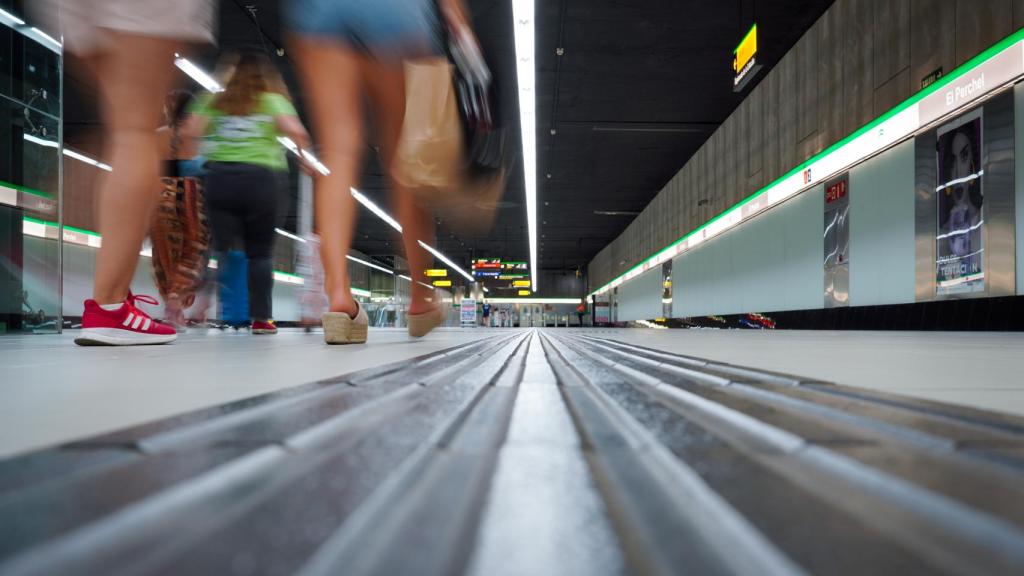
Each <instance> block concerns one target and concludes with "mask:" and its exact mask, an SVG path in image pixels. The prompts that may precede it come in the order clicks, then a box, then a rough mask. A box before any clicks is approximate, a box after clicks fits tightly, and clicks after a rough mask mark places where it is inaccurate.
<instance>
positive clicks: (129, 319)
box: [121, 312, 135, 326]
mask: <svg viewBox="0 0 1024 576" xmlns="http://www.w3.org/2000/svg"><path fill="white" fill-rule="evenodd" d="M134 319H135V313H133V312H129V313H128V317H127V318H125V319H124V322H122V323H121V326H127V325H129V324H131V323H132V320H134Z"/></svg>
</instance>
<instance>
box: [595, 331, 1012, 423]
mask: <svg viewBox="0 0 1024 576" xmlns="http://www.w3.org/2000/svg"><path fill="white" fill-rule="evenodd" d="M589 333H590V334H591V335H593V336H598V337H602V338H613V339H616V340H621V341H623V342H627V343H632V344H637V345H640V346H646V347H649V348H656V349H659V350H665V351H668V352H674V353H677V354H685V355H688V356H696V357H700V358H707V359H712V360H718V361H722V362H730V363H732V364H739V365H743V366H750V367H753V368H761V369H764V370H772V371H777V372H785V373H788V374H794V375H799V376H805V377H808V378H817V379H821V380H825V381H828V382H832V383H834V384H843V385H847V386H859V387H862V388H874V389H878V390H885V391H887V392H893V393H897V394H904V395H908V396H914V397H917V398H924V399H927V400H936V401H939V402H949V403H953V404H960V405H964V406H972V407H975V408H982V409H985V410H994V411H997V412H1004V413H1010V414H1018V415H1024V333H971V332H854V331H789V330H775V331H762V330H710V329H704V330H650V329H637V330H600V329H595V330H593V331H590V332H589Z"/></svg>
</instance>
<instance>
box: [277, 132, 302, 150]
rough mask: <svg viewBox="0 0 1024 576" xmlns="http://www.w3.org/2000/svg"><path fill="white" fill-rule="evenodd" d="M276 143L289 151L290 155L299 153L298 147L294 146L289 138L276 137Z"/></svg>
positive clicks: (293, 142)
mask: <svg viewBox="0 0 1024 576" xmlns="http://www.w3.org/2000/svg"><path fill="white" fill-rule="evenodd" d="M277 141H278V142H280V143H281V145H282V146H284V147H285V148H287V149H289V150H291V151H292V154H298V153H299V145H298V144H296V143H295V141H294V140H292V139H291V138H289V137H287V136H278V137H277Z"/></svg>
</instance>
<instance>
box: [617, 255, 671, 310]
mask: <svg viewBox="0 0 1024 576" xmlns="http://www.w3.org/2000/svg"><path fill="white" fill-rule="evenodd" d="M661 294H662V286H661V268H660V267H657V268H654V269H652V270H650V271H648V272H646V273H644V274H641V275H640V276H637V277H636V278H635V279H634V280H633V281H632V282H629V283H628V284H623V285H622V286H620V287H619V295H618V299H617V302H618V303H619V310H618V320H619V321H620V322H626V321H629V320H650V319H653V318H659V317H661V313H662V309H661Z"/></svg>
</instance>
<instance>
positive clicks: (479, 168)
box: [438, 7, 508, 175]
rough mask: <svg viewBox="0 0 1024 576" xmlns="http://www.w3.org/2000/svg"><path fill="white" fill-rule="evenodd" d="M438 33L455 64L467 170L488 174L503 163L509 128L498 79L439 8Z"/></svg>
mask: <svg viewBox="0 0 1024 576" xmlns="http://www.w3.org/2000/svg"><path fill="white" fill-rule="evenodd" d="M438 16H439V22H440V28H441V29H440V32H439V36H440V39H441V42H442V45H443V46H444V51H445V54H446V55H447V56H448V60H449V61H450V62H451V63H452V65H453V66H454V68H455V73H454V77H453V78H452V80H453V82H454V84H455V92H456V96H457V97H458V103H459V116H460V117H461V120H462V128H463V132H464V134H465V138H464V142H465V146H466V158H467V160H468V162H469V170H470V173H472V174H476V175H488V174H493V173H497V172H500V171H502V170H503V169H504V168H505V166H506V158H505V154H506V146H507V139H508V130H507V128H506V125H505V118H504V116H503V114H502V108H501V103H500V101H499V98H498V95H499V91H498V83H497V81H496V80H495V78H494V76H493V75H492V74H491V67H490V66H489V65H488V63H487V60H486V58H485V57H484V55H483V53H482V52H481V51H480V49H479V47H478V46H477V44H476V43H475V42H473V41H472V40H470V39H467V38H465V37H463V36H461V35H460V34H459V33H458V31H457V30H454V29H453V28H452V27H451V26H450V25H449V23H448V21H447V19H446V18H445V17H444V13H443V11H442V10H440V7H439V8H438Z"/></svg>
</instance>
